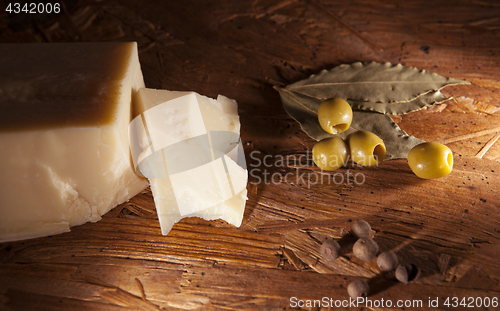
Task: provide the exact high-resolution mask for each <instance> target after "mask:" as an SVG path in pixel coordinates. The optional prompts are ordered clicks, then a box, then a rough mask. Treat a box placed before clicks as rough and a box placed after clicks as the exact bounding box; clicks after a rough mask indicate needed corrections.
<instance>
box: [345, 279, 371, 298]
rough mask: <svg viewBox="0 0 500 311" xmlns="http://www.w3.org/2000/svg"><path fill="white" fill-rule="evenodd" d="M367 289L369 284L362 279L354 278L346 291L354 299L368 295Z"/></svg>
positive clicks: (368, 289)
mask: <svg viewBox="0 0 500 311" xmlns="http://www.w3.org/2000/svg"><path fill="white" fill-rule="evenodd" d="M369 291H370V286H369V285H368V283H366V282H365V281H363V280H356V281H354V282H351V283H349V285H348V286H347V293H349V296H351V297H352V298H354V299H356V298H358V297H366V296H368V292H369Z"/></svg>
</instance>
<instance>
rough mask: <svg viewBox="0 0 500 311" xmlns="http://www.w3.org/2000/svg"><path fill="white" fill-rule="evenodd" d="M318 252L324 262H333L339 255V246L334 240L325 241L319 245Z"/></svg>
mask: <svg viewBox="0 0 500 311" xmlns="http://www.w3.org/2000/svg"><path fill="white" fill-rule="evenodd" d="M319 252H320V254H321V256H322V257H323V258H325V259H326V260H328V261H333V260H335V259H337V257H339V255H340V245H339V243H337V241H335V240H332V239H327V240H326V241H325V242H323V244H321V248H320V250H319Z"/></svg>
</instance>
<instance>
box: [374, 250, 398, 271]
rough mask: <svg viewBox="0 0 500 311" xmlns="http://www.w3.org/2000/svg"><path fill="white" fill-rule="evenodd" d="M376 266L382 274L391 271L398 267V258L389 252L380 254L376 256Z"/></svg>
mask: <svg viewBox="0 0 500 311" xmlns="http://www.w3.org/2000/svg"><path fill="white" fill-rule="evenodd" d="M377 265H378V267H379V268H380V270H382V271H384V272H389V271H392V270H394V269H395V268H396V266H397V265H398V256H396V254H395V253H394V252H391V251H385V252H382V253H381V254H380V255H378V258H377Z"/></svg>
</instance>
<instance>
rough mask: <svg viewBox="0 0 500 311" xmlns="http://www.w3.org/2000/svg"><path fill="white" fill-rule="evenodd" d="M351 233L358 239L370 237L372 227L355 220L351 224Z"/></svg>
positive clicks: (364, 222)
mask: <svg viewBox="0 0 500 311" xmlns="http://www.w3.org/2000/svg"><path fill="white" fill-rule="evenodd" d="M351 231H352V233H353V234H354V235H355V236H356V237H358V238H367V237H369V236H370V232H371V231H372V227H371V226H370V224H369V223H368V222H366V221H364V220H357V221H356V222H355V223H353V224H352V228H351Z"/></svg>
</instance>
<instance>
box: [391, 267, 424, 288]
mask: <svg viewBox="0 0 500 311" xmlns="http://www.w3.org/2000/svg"><path fill="white" fill-rule="evenodd" d="M394 275H395V277H396V279H397V280H398V281H400V282H402V283H405V284H408V283H409V282H413V281H415V280H417V279H418V278H419V277H420V269H419V268H418V267H417V266H415V265H414V264H411V265H399V266H398V267H397V268H396V271H395V272H394Z"/></svg>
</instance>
